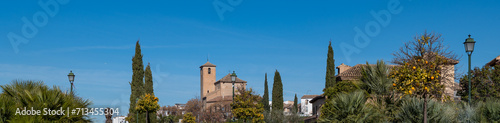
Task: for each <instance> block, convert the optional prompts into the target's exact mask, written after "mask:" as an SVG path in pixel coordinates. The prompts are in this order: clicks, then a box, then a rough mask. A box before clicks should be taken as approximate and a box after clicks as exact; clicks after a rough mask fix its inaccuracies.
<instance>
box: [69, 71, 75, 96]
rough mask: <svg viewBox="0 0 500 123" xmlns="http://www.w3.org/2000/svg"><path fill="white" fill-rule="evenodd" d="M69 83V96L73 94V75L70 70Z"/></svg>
mask: <svg viewBox="0 0 500 123" xmlns="http://www.w3.org/2000/svg"><path fill="white" fill-rule="evenodd" d="M68 79H69V83H71V94H73V82H75V74H73V71H72V70H70V71H69V74H68Z"/></svg>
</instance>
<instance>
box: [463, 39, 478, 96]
mask: <svg viewBox="0 0 500 123" xmlns="http://www.w3.org/2000/svg"><path fill="white" fill-rule="evenodd" d="M475 43H476V41H474V39H473V38H470V34H469V38H467V39H465V42H464V47H465V52H466V53H467V55H469V72H468V73H469V74H468V75H467V76H468V77H467V78H469V105H470V104H471V103H470V102H471V87H472V86H471V76H470V74H471V69H470V56H471V55H472V52H473V51H474V44H475Z"/></svg>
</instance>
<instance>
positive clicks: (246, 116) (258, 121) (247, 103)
mask: <svg viewBox="0 0 500 123" xmlns="http://www.w3.org/2000/svg"><path fill="white" fill-rule="evenodd" d="M238 92H239V94H238V95H236V96H235V98H234V101H233V103H231V107H232V113H233V116H234V117H235V118H237V119H239V120H243V121H244V122H247V121H251V122H252V123H262V122H264V114H263V112H264V106H263V105H262V103H259V102H260V100H261V98H262V97H260V96H259V95H256V94H255V92H254V91H253V90H252V89H251V88H250V89H249V90H245V89H243V88H240V89H238Z"/></svg>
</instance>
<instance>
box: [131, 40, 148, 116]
mask: <svg viewBox="0 0 500 123" xmlns="http://www.w3.org/2000/svg"><path fill="white" fill-rule="evenodd" d="M132 72H133V73H132V82H131V83H130V89H131V94H130V107H129V109H128V113H129V116H128V117H129V119H130V120H129V122H130V123H133V122H136V120H137V119H136V117H137V116H136V110H135V106H136V101H137V98H140V97H141V96H142V95H143V94H144V88H143V86H144V65H143V64H142V54H141V45H139V41H137V43H136V44H135V55H134V57H133V58H132ZM143 115H144V114H142V113H140V114H139V117H140V118H139V121H144V118H143ZM141 119H142V120H141Z"/></svg>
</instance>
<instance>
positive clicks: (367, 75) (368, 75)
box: [360, 61, 393, 95]
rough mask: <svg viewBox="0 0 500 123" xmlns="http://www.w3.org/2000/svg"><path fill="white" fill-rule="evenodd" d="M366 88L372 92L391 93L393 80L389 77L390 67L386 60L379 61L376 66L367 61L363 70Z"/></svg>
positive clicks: (377, 93) (362, 78) (378, 93)
mask: <svg viewBox="0 0 500 123" xmlns="http://www.w3.org/2000/svg"><path fill="white" fill-rule="evenodd" d="M361 75H362V76H361V79H360V80H361V81H362V82H363V84H364V89H365V90H366V91H367V92H368V93H370V94H376V95H389V93H390V92H391V85H392V83H393V80H392V79H391V78H389V68H388V66H387V65H386V64H385V62H384V61H377V64H376V65H375V66H372V65H370V64H368V62H366V66H364V67H363V70H362V71H361Z"/></svg>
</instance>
